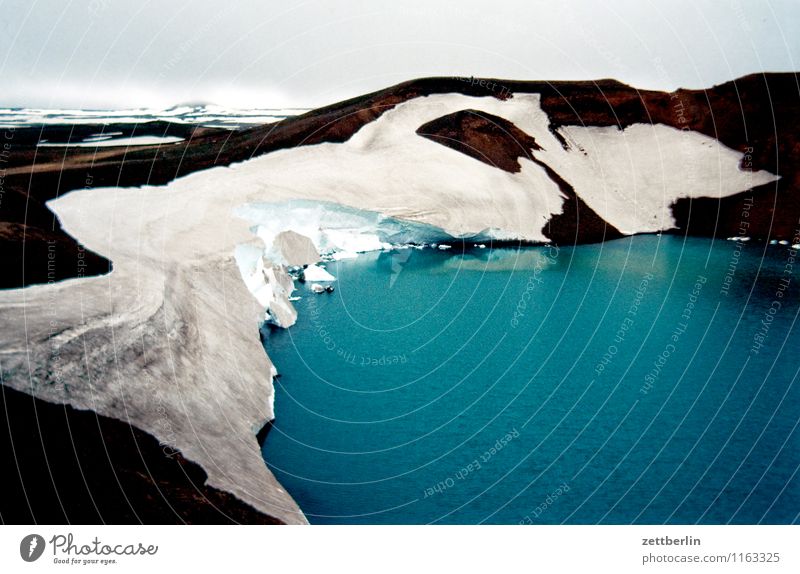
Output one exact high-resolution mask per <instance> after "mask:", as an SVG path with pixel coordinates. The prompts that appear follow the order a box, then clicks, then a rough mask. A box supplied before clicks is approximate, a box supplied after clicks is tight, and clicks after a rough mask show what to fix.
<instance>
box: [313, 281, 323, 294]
mask: <svg viewBox="0 0 800 574" xmlns="http://www.w3.org/2000/svg"><path fill="white" fill-rule="evenodd" d="M311 290H312V291H313V292H314V293H325V287H323V286H322V285H320V284H319V283H314V284H312V285H311Z"/></svg>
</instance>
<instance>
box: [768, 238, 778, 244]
mask: <svg viewBox="0 0 800 574" xmlns="http://www.w3.org/2000/svg"><path fill="white" fill-rule="evenodd" d="M769 244H770V245H777V244H778V240H777V239H770V241H769Z"/></svg>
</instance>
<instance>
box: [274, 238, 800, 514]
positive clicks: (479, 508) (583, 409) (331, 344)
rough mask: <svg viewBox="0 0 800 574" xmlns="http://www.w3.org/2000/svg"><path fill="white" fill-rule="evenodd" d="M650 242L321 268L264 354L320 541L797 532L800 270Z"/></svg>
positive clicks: (784, 250) (401, 256)
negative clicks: (331, 283)
mask: <svg viewBox="0 0 800 574" xmlns="http://www.w3.org/2000/svg"><path fill="white" fill-rule="evenodd" d="M794 256H795V252H794V251H792V250H791V249H790V248H789V246H781V245H765V244H763V243H756V242H749V243H746V244H743V243H737V242H732V241H720V240H714V241H712V240H706V239H686V238H683V237H678V236H666V235H665V236H654V235H651V236H638V237H632V238H626V239H621V240H617V241H611V242H606V243H604V244H599V245H588V246H578V247H568V248H567V247H562V248H560V249H559V248H556V247H535V248H534V247H525V248H519V249H515V248H508V247H506V248H496V249H492V248H489V247H487V248H486V249H477V248H474V247H472V246H471V244H470V246H469V247H468V248H465V247H463V246H462V245H460V244H454V245H453V247H452V249H450V250H447V251H442V250H438V249H424V250H418V249H403V250H396V251H389V252H380V253H368V254H364V255H362V256H359V257H358V258H356V259H349V260H343V261H339V262H330V263H328V264H327V269H328V270H329V271H330V272H331V273H333V274H334V275H335V276H336V277H337V278H338V281H337V282H336V284H335V285H336V291H335V292H334V293H332V294H323V295H316V294H313V293H312V292H311V290H310V288H309V285H307V284H306V285H299V292H298V293H296V295H299V296H300V297H301V300H299V301H297V302H295V305H296V307H297V310H298V312H299V319H298V321H297V324H296V325H295V326H293V327H291V328H290V329H288V330H271V331H269V333H268V334H267V335H266V338H265V348H266V349H267V352H268V353H269V355H270V357H271V358H272V360H273V361H274V363H275V365H276V366H277V368H278V370H279V371H280V373H281V377H280V378H279V379H277V381H276V398H275V410H276V420H275V423H274V425H273V426H272V429H271V430H270V432H269V435H268V437H267V439H266V441H265V443H264V446H263V452H264V457H265V460H266V461H267V464H268V466H269V468H270V469H271V470H272V471H273V472H274V474H275V476H276V477H277V479H278V480H279V481H280V482H281V483H282V484H283V485H284V486H285V487H286V488H287V490H288V491H289V493H290V494H291V495H292V496H293V497H294V498H295V499H296V500H297V502H298V503H299V505H300V507H301V508H302V509H303V511H304V512H305V513H306V515H307V516H308V519H309V520H310V521H311V522H312V523H320V524H325V523H338V524H341V523H344V524H355V523H359V524H360V523H370V524H377V523H381V524H383V523H388V524H407V523H408V524H418V523H456V524H478V523H502V524H518V523H530V524H560V523H574V524H595V523H604V524H631V523H644V524H661V523H679V524H693V523H701V524H705V523H708V524H725V523H733V524H740V523H746V524H754V523H780V524H785V523H793V522H797V521H798V520H800V517H799V513H800V476H798V474H799V473H798V469H799V468H800V436H799V434H800V433H798V423H799V422H800V385H798V384H797V378H798V371H799V370H800V349H799V348H798V340H799V339H798V336H799V335H800V327H798V325H797V324H796V323H797V319H798V310H800V289H798V287H799V286H798V283H799V282H800V277H798V271H800V262H795V261H794Z"/></svg>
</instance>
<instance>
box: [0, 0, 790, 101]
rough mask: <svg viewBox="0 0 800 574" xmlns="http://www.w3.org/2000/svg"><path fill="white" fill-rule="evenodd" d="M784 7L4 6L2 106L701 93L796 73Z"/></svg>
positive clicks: (430, 2)
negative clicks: (578, 89) (405, 84)
mask: <svg viewBox="0 0 800 574" xmlns="http://www.w3.org/2000/svg"><path fill="white" fill-rule="evenodd" d="M799 30H800V2H799V1H798V0H593V1H589V0H572V1H557V0H546V1H539V0H519V1H517V0H501V1H495V2H492V1H487V0H458V1H456V0H453V1H450V2H444V1H436V0H400V1H398V0H393V1H391V2H384V1H375V0H373V1H369V0H339V1H327V2H324V1H312V2H298V1H294V0H265V1H255V0H252V1H236V0H222V1H220V0H192V1H187V0H171V1H164V0H159V1H147V0H75V1H70V0H10V1H9V0H6V1H0V73H1V74H2V76H0V77H2V84H0V85H2V90H0V105H3V106H27V107H35V106H36V107H75V108H119V107H166V106H169V105H172V104H177V103H181V102H188V101H202V102H215V103H219V104H222V105H228V106H239V107H281V106H298V107H310V106H316V105H322V104H325V103H331V102H333V101H337V100H340V99H343V98H345V97H349V96H354V95H357V94H360V93H364V92H368V91H371V90H375V89H379V88H381V87H385V86H388V85H391V84H395V83H397V82H400V81H403V80H407V79H411V78H415V77H420V76H432V75H464V76H470V75H474V76H491V77H501V78H513V79H543V80H561V79H596V78H603V77H613V78H617V79H620V80H622V81H624V82H627V83H630V84H633V85H635V86H637V87H643V88H661V89H673V88H676V87H679V86H683V87H694V88H699V87H708V86H711V85H714V84H717V83H721V82H724V81H726V80H729V79H732V78H736V77H739V76H742V75H744V74H748V73H752V72H760V71H791V70H797V69H798V63H800V35H798V31H799Z"/></svg>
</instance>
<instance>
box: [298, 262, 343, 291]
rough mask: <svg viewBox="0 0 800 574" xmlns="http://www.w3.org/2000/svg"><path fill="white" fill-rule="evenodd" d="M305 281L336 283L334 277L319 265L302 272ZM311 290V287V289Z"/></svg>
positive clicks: (310, 266) (311, 266)
mask: <svg viewBox="0 0 800 574" xmlns="http://www.w3.org/2000/svg"><path fill="white" fill-rule="evenodd" d="M303 275H304V276H305V278H306V281H336V277H334V276H333V275H331V274H330V273H328V272H327V271H326V270H325V269H323V268H322V267H320V266H319V265H309V266H308V267H306V268H305V270H304V271H303ZM312 288H313V287H312Z"/></svg>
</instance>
